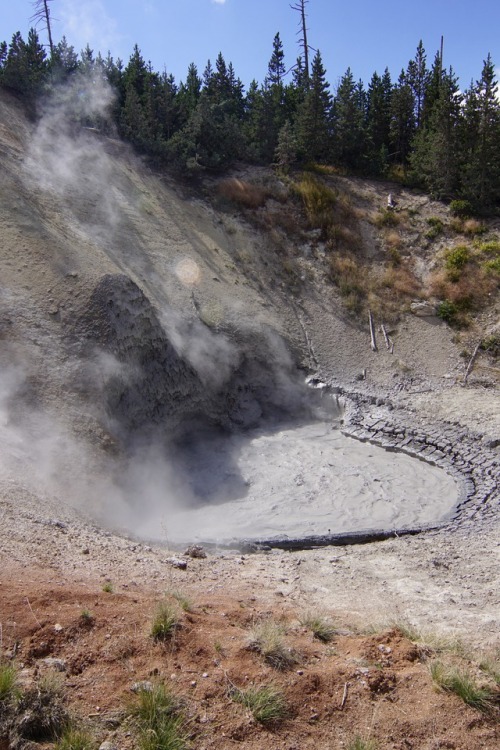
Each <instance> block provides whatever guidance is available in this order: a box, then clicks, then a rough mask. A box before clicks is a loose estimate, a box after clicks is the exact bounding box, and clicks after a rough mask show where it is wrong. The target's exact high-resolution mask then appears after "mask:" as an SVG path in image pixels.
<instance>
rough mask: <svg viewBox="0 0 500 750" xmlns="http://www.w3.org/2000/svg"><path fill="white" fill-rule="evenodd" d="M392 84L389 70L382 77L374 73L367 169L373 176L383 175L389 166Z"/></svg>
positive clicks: (368, 109)
mask: <svg viewBox="0 0 500 750" xmlns="http://www.w3.org/2000/svg"><path fill="white" fill-rule="evenodd" d="M391 95H392V84H391V76H390V73H389V71H388V69H387V68H386V69H385V72H384V75H383V76H382V77H380V76H379V75H378V73H374V74H373V76H372V78H371V81H370V84H369V86H368V93H367V103H366V127H365V132H366V146H365V151H366V167H367V169H368V171H369V172H370V173H372V174H383V173H384V172H385V170H386V169H387V166H388V154H389V142H390V138H389V134H390V125H391Z"/></svg>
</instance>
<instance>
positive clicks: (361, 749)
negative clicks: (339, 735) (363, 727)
mask: <svg viewBox="0 0 500 750" xmlns="http://www.w3.org/2000/svg"><path fill="white" fill-rule="evenodd" d="M377 747H378V744H377V742H376V741H375V740H364V739H363V738H362V737H359V735H358V736H357V737H355V738H354V739H353V740H352V742H350V743H349V744H348V746H347V750H377Z"/></svg>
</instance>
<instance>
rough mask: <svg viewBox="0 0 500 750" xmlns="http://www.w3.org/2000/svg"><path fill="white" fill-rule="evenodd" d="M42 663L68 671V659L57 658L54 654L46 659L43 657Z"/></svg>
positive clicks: (60, 670) (57, 669)
mask: <svg viewBox="0 0 500 750" xmlns="http://www.w3.org/2000/svg"><path fill="white" fill-rule="evenodd" d="M42 663H43V664H45V666H46V667H50V669H55V670H56V672H65V671H66V661H65V660H64V659H55V658H54V657H52V656H47V657H46V658H45V659H42Z"/></svg>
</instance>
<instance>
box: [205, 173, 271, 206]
mask: <svg viewBox="0 0 500 750" xmlns="http://www.w3.org/2000/svg"><path fill="white" fill-rule="evenodd" d="M217 192H218V194H219V195H220V196H221V197H222V198H224V199H225V200H227V201H230V202H231V203H236V204H237V205H238V206H243V207H244V208H252V209H255V208H260V207H261V206H263V205H264V204H265V202H266V200H267V198H268V191H267V190H266V189H265V188H264V187H262V186H261V185H255V184H254V183H251V182H247V181H246V180H238V179H237V178H236V177H230V178H228V179H226V180H222V181H221V182H219V184H218V185H217Z"/></svg>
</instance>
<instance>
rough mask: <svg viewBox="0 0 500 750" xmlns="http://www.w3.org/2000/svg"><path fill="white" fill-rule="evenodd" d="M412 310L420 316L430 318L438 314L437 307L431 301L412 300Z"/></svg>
mask: <svg viewBox="0 0 500 750" xmlns="http://www.w3.org/2000/svg"><path fill="white" fill-rule="evenodd" d="M410 312H412V313H413V315H416V316H417V317H419V318H430V317H434V316H436V315H437V308H436V306H435V305H431V303H430V302H412V303H411V305H410Z"/></svg>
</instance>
